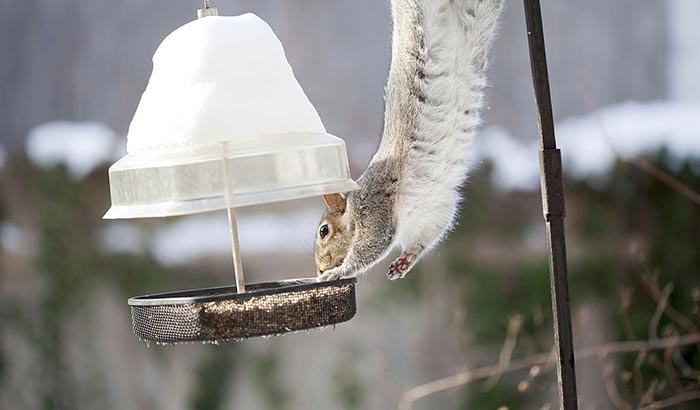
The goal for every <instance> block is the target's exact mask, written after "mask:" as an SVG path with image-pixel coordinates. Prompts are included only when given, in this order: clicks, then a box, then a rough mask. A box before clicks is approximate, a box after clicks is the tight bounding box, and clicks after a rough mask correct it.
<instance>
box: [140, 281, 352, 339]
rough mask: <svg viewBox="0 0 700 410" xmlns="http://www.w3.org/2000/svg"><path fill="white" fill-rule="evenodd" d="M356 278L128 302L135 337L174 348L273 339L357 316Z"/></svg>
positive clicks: (208, 290) (272, 284)
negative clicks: (184, 344) (242, 291)
mask: <svg viewBox="0 0 700 410" xmlns="http://www.w3.org/2000/svg"><path fill="white" fill-rule="evenodd" d="M355 282H356V279H355V278H350V279H342V280H337V281H332V282H316V280H315V279H294V280H287V281H280V282H262V283H254V284H249V285H246V292H245V293H236V287H235V286H224V287H214V288H204V289H192V290H184V291H177V292H167V293H156V294H153V295H145V296H136V297H132V298H130V299H129V305H130V306H131V316H132V320H133V326H134V333H136V335H137V336H138V337H139V338H140V339H142V340H146V341H152V342H156V343H164V344H174V343H182V342H218V341H222V340H224V341H226V340H231V339H237V340H240V339H247V338H250V337H256V336H274V335H279V334H282V333H287V332H294V331H298V330H306V329H311V328H316V327H323V326H328V325H334V324H336V323H341V322H345V321H348V320H350V319H352V317H353V316H355V311H356V306H355Z"/></svg>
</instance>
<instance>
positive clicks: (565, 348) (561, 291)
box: [524, 0, 578, 410]
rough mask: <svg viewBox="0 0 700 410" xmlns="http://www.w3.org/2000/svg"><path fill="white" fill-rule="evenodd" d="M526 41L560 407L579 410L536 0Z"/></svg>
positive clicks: (558, 172) (559, 189)
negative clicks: (535, 111)
mask: <svg viewBox="0 0 700 410" xmlns="http://www.w3.org/2000/svg"><path fill="white" fill-rule="evenodd" d="M524 3H525V20H526V23H527V39H528V44H529V47H530V63H531V66H532V83H533V86H534V88H535V101H536V103H537V126H538V129H539V134H540V184H541V187H542V210H543V213H544V219H545V223H546V225H547V242H548V246H549V274H550V282H551V283H550V285H551V291H552V311H553V313H554V316H553V317H554V343H555V346H556V353H557V376H558V381H559V402H560V407H561V409H562V410H577V409H578V402H577V395H576V369H575V361H574V341H573V335H572V331H571V306H570V303H569V282H568V278H567V267H566V242H565V235H564V214H565V208H564V186H563V181H562V180H563V177H562V165H561V151H560V150H559V149H557V142H556V139H555V137H554V119H553V116H552V101H551V97H550V94H549V75H548V73H547V55H546V53H545V46H544V34H543V32H542V14H541V12H540V2H539V0H524Z"/></svg>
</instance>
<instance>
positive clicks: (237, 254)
mask: <svg viewBox="0 0 700 410" xmlns="http://www.w3.org/2000/svg"><path fill="white" fill-rule="evenodd" d="M227 153H228V142H222V143H221V164H222V172H223V173H224V194H225V198H224V199H225V200H226V212H227V213H228V228H229V231H230V233H231V253H232V255H233V274H234V275H235V277H236V291H237V292H238V293H245V278H244V277H243V262H242V261H241V248H240V244H239V242H238V221H237V220H236V211H235V210H234V208H233V206H232V205H233V201H232V200H231V199H232V198H231V180H230V177H231V173H230V169H229V166H228V162H227V161H226V157H227Z"/></svg>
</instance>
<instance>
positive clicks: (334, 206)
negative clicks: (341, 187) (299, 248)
mask: <svg viewBox="0 0 700 410" xmlns="http://www.w3.org/2000/svg"><path fill="white" fill-rule="evenodd" d="M323 200H324V201H325V203H326V205H327V206H328V209H327V210H326V213H325V214H324V215H323V219H322V220H321V223H320V224H319V225H318V229H317V230H316V246H315V247H314V256H315V259H316V269H317V271H318V272H317V273H318V274H319V275H320V274H321V273H323V272H325V271H327V270H329V269H333V268H335V267H337V266H340V264H341V263H343V260H345V257H346V256H347V255H348V251H349V250H350V245H351V244H352V240H353V236H354V234H355V224H354V222H353V221H350V217H349V214H350V213H349V212H348V211H347V198H346V197H344V196H342V195H341V194H328V195H324V196H323Z"/></svg>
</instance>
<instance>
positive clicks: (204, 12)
mask: <svg viewBox="0 0 700 410" xmlns="http://www.w3.org/2000/svg"><path fill="white" fill-rule="evenodd" d="M218 15H219V12H218V11H217V10H216V8H215V7H211V5H210V4H209V0H204V8H203V9H199V10H197V18H200V19H201V18H202V17H207V16H218Z"/></svg>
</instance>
